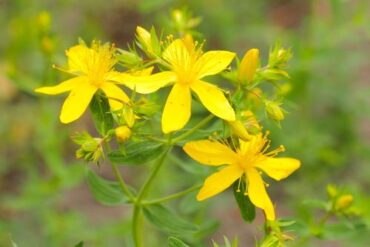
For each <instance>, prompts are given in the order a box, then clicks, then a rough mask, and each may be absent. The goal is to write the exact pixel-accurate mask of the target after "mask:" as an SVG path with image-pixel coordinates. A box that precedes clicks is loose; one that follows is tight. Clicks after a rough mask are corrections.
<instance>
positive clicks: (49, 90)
mask: <svg viewBox="0 0 370 247" xmlns="http://www.w3.org/2000/svg"><path fill="white" fill-rule="evenodd" d="M86 81H87V78H86V77H84V76H79V77H75V78H72V79H69V80H66V81H63V82H61V83H59V84H58V85H56V86H52V87H40V88H36V89H35V92H36V93H43V94H49V95H56V94H61V93H65V92H67V91H71V90H72V89H73V88H75V87H78V86H79V85H81V84H83V83H86Z"/></svg>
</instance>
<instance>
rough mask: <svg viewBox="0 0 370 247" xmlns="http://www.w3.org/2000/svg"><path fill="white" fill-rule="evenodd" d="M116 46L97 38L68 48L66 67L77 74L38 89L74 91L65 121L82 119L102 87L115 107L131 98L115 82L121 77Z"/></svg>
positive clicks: (66, 105) (63, 113) (63, 116)
mask: <svg viewBox="0 0 370 247" xmlns="http://www.w3.org/2000/svg"><path fill="white" fill-rule="evenodd" d="M114 51H115V49H114V47H113V46H110V45H108V44H104V45H101V44H100V43H98V42H93V44H92V46H91V48H89V47H87V46H85V45H83V44H80V45H76V46H73V47H71V48H70V49H68V50H67V51H66V55H67V58H68V68H67V69H66V70H63V71H65V72H67V73H70V74H72V75H74V76H75V77H73V78H71V79H69V80H66V81H64V82H62V83H60V84H58V85H56V86H53V87H41V88H37V89H36V90H35V91H36V92H38V93H44V94H50V95H55V94H61V93H64V92H67V91H71V92H70V94H69V96H68V97H67V99H66V100H65V101H64V104H63V107H62V111H61V114H60V121H61V122H62V123H70V122H72V121H74V120H76V119H78V118H79V117H80V116H81V115H82V114H83V113H84V112H85V110H86V108H87V107H88V105H89V103H90V101H91V99H92V97H93V95H94V94H95V93H96V92H97V91H98V90H99V89H101V90H102V91H103V92H104V93H105V94H106V96H107V97H108V98H109V104H110V106H111V107H112V108H113V109H119V108H121V107H122V101H123V102H128V100H129V99H128V97H127V95H126V94H125V93H124V92H123V91H122V90H121V89H120V88H119V87H118V86H116V85H115V82H118V81H119V80H120V77H119V76H118V75H119V73H118V72H116V71H114V69H113V66H114V65H115V64H116V59H115V57H114Z"/></svg>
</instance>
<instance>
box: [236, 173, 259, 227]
mask: <svg viewBox="0 0 370 247" xmlns="http://www.w3.org/2000/svg"><path fill="white" fill-rule="evenodd" d="M239 183H240V184H239ZM245 190H246V184H245V182H244V181H243V180H238V181H236V182H235V183H234V184H233V192H234V197H235V200H236V202H237V204H238V206H239V210H240V214H241V215H242V218H243V219H244V220H245V221H247V222H252V221H253V220H254V218H255V217H256V209H255V206H254V205H253V204H252V202H251V200H250V199H249V197H248V196H247V195H244V192H245Z"/></svg>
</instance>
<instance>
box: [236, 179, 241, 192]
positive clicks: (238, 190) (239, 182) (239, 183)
mask: <svg viewBox="0 0 370 247" xmlns="http://www.w3.org/2000/svg"><path fill="white" fill-rule="evenodd" d="M241 182H242V178H241V177H240V178H239V181H238V189H237V190H236V192H240V185H241Z"/></svg>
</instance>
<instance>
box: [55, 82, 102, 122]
mask: <svg viewBox="0 0 370 247" xmlns="http://www.w3.org/2000/svg"><path fill="white" fill-rule="evenodd" d="M96 90H97V88H96V87H95V86H93V85H91V84H89V83H84V84H81V85H79V86H78V87H76V88H74V89H73V90H72V91H71V92H70V94H69V95H68V97H67V99H66V100H65V101H64V103H63V106H62V112H61V114H60V121H61V122H62V123H70V122H72V121H74V120H76V119H78V118H79V117H80V116H81V115H82V114H83V113H84V112H85V110H86V108H87V107H88V105H89V103H90V101H91V99H92V97H93V95H94V94H95V92H96Z"/></svg>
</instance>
